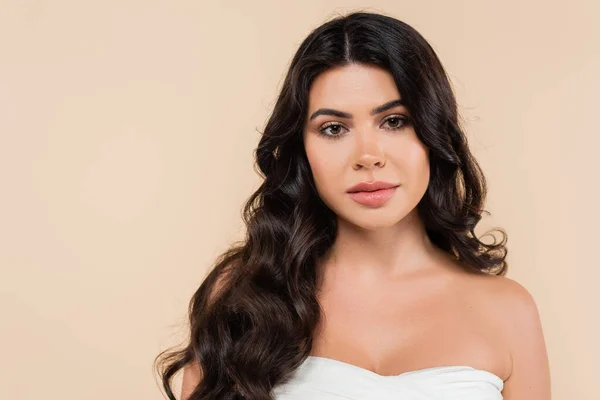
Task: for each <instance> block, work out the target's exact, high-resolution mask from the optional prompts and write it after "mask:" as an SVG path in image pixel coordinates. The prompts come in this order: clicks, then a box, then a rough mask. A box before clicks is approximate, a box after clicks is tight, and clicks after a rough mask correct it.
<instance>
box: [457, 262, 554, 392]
mask: <svg viewBox="0 0 600 400" xmlns="http://www.w3.org/2000/svg"><path fill="white" fill-rule="evenodd" d="M467 280H469V281H470V284H469V285H468V286H469V287H470V288H471V290H472V291H473V293H475V295H476V297H477V300H478V303H479V304H480V305H481V306H482V307H485V309H486V314H487V315H490V316H492V318H494V320H495V325H496V326H497V327H498V328H497V330H498V332H499V333H500V335H501V337H502V338H503V341H504V342H505V344H506V347H507V349H508V350H509V352H510V357H511V364H512V365H511V373H510V375H509V377H508V378H507V379H506V381H505V386H504V391H503V392H502V394H503V396H504V399H505V400H509V399H521V398H527V399H531V400H542V399H543V400H549V399H550V371H549V363H548V355H547V352H546V345H545V340H544V333H543V329H542V323H541V319H540V314H539V311H538V306H537V304H536V301H535V299H534V297H533V296H532V294H531V293H530V292H529V290H527V289H526V288H525V287H524V286H523V285H522V284H521V283H519V282H517V281H516V280H514V279H511V278H508V277H506V276H496V275H486V274H482V275H479V274H476V275H469V278H467Z"/></svg>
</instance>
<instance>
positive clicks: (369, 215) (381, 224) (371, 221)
mask: <svg viewBox="0 0 600 400" xmlns="http://www.w3.org/2000/svg"><path fill="white" fill-rule="evenodd" d="M344 214H346V215H344ZM338 215H339V217H340V218H341V219H344V220H345V221H346V222H347V223H349V224H351V225H355V226H357V227H359V228H362V229H365V230H368V231H375V230H377V229H386V228H391V227H393V226H395V225H396V224H398V222H400V221H401V220H402V218H404V216H405V215H406V213H404V212H402V210H394V211H392V210H390V209H387V210H386V209H385V207H380V208H372V209H365V210H362V211H358V212H357V211H352V212H351V213H341V214H338Z"/></svg>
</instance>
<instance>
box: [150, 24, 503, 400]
mask: <svg viewBox="0 0 600 400" xmlns="http://www.w3.org/2000/svg"><path fill="white" fill-rule="evenodd" d="M349 63H360V64H369V65H375V66H379V67H381V68H384V69H385V70H387V71H389V72H390V73H391V74H392V76H393V78H394V81H395V83H396V85H397V88H398V91H399V92H400V93H402V97H403V99H404V100H405V103H406V107H407V109H408V110H409V112H410V114H411V115H412V118H413V124H414V127H415V131H416V134H417V136H418V137H419V139H420V140H421V141H422V142H423V143H424V144H425V145H426V146H427V147H428V148H429V150H430V153H429V154H430V155H429V158H430V168H431V174H430V182H429V187H428V188H427V191H426V193H425V195H424V196H423V198H422V200H421V201H420V202H419V204H418V205H417V208H418V212H419V215H420V217H421V218H422V220H423V222H424V224H425V227H426V231H427V234H428V236H429V238H430V240H431V242H432V243H433V244H435V245H436V246H437V247H439V248H440V249H442V250H444V251H446V252H447V253H448V254H449V255H451V256H452V257H453V258H454V259H456V260H458V261H460V262H461V264H462V265H464V267H465V268H466V269H472V270H477V271H483V272H485V273H489V274H496V275H503V274H504V273H505V272H506V268H507V264H506V261H505V258H506V253H507V251H506V233H505V232H504V231H503V230H502V229H495V230H494V231H495V232H500V233H501V239H500V240H499V241H496V237H495V236H494V235H491V236H492V237H493V238H494V240H493V243H487V244H486V243H484V242H483V241H482V240H481V239H480V238H478V237H477V236H476V235H475V232H474V230H475V226H476V225H477V223H478V222H479V221H480V219H481V218H482V214H483V213H484V212H486V211H484V208H483V207H484V201H485V196H486V181H485V178H484V175H483V173H482V171H481V169H480V167H479V165H478V163H477V161H476V160H475V158H474V157H473V155H472V154H471V152H470V150H469V148H468V145H467V139H466V136H465V134H464V132H463V129H462V128H461V126H460V123H459V119H458V116H459V115H458V110H457V104H456V100H455V96H454V94H453V90H452V88H451V85H450V82H449V79H448V76H447V74H446V72H445V70H444V68H443V66H442V64H441V62H440V60H439V59H438V57H437V55H436V53H435V52H434V50H433V49H432V47H431V46H430V45H429V44H428V43H427V41H426V40H425V39H424V38H423V36H421V35H420V34H419V33H418V32H417V31H416V30H415V29H414V28H412V27H411V26H409V25H408V24H406V23H404V22H402V21H399V20H398V19H395V18H393V17H390V16H386V15H382V14H377V13H368V12H353V13H350V14H347V15H345V16H337V17H335V18H333V19H331V20H329V21H328V22H326V23H324V24H323V25H321V26H319V27H318V28H316V29H315V30H314V31H312V32H311V33H310V34H309V35H308V37H306V39H305V40H304V41H303V42H302V43H301V45H300V47H299V48H298V50H297V52H296V54H295V55H294V57H293V59H292V61H291V63H290V66H289V70H288V71H287V74H286V77H285V81H284V83H283V86H282V89H281V92H280V94H279V96H278V98H277V102H276V104H275V106H274V109H273V112H272V114H271V116H270V118H269V120H268V122H267V124H266V126H265V128H264V130H263V132H262V136H261V138H260V141H259V143H258V147H257V148H256V149H255V152H254V156H255V161H256V164H257V166H258V169H259V171H258V172H259V173H260V175H261V178H263V179H264V180H263V182H262V183H261V185H260V187H259V188H258V189H257V190H256V191H255V192H254V193H253V194H252V195H251V196H250V198H249V199H248V200H247V202H246V203H245V206H244V209H243V219H244V222H245V225H246V228H247V229H246V236H245V238H244V240H242V241H239V242H236V243H234V244H233V245H232V246H231V247H230V248H229V249H228V250H227V251H225V252H224V253H222V254H221V255H220V256H219V257H218V259H217V260H216V263H215V265H214V266H213V268H211V269H210V270H209V273H208V274H207V275H206V278H205V279H204V280H203V282H202V284H201V285H200V287H199V288H198V290H197V291H196V292H195V293H194V295H193V297H192V299H191V301H190V304H189V310H188V312H189V324H190V330H189V334H190V335H189V341H188V342H187V343H185V345H184V347H183V348H180V349H178V350H175V349H169V350H166V351H163V352H162V353H160V354H159V355H158V356H157V358H156V360H155V366H156V368H157V371H158V374H159V375H160V377H161V379H162V386H163V388H164V390H165V391H166V394H167V396H168V398H169V399H171V400H175V399H176V397H175V395H174V394H173V391H172V387H171V385H172V378H173V377H174V375H175V374H176V373H177V372H178V371H180V370H181V369H182V368H183V367H184V366H185V365H186V364H189V363H195V364H196V365H197V366H198V367H199V368H200V370H201V371H202V379H201V381H200V383H199V384H198V385H197V387H196V388H195V390H194V391H193V393H192V394H191V397H190V398H189V399H190V400H209V399H210V400H212V399H215V400H216V399H219V400H233V399H241V398H245V399H246V400H267V399H273V394H272V389H273V388H274V387H275V386H276V385H278V384H281V383H284V382H286V381H287V380H288V379H289V377H290V374H291V373H292V372H293V371H294V370H295V369H296V368H297V367H298V366H299V365H300V364H301V363H302V362H303V361H304V360H305V359H306V358H307V357H308V356H309V355H310V351H311V346H312V341H313V331H314V329H315V327H316V326H317V323H318V322H319V320H320V318H321V314H322V309H321V307H320V305H319V302H318V300H317V297H316V289H317V285H318V282H319V279H320V276H321V271H319V269H318V265H317V261H318V260H319V258H320V257H321V256H323V255H324V254H325V252H326V251H327V250H328V249H329V248H330V247H331V246H332V244H333V242H334V238H335V234H336V229H337V221H336V215H335V214H334V212H333V211H332V210H331V209H329V208H328V207H327V206H326V205H325V204H324V203H323V201H322V200H321V199H320V197H319V195H318V193H317V191H316V189H315V185H314V181H313V177H312V174H311V169H310V165H309V163H308V160H307V157H306V153H305V149H304V145H303V135H302V132H303V129H304V121H305V118H306V113H307V111H308V94H309V89H310V87H311V82H313V80H314V79H315V77H317V76H318V75H319V74H320V73H322V72H323V71H325V70H327V69H329V68H333V67H339V66H344V65H347V64H349ZM489 233H490V232H488V233H486V235H488V234H489ZM484 236H485V235H484ZM216 285H217V286H216ZM217 287H218V290H216V288H217ZM209 296H210V299H209Z"/></svg>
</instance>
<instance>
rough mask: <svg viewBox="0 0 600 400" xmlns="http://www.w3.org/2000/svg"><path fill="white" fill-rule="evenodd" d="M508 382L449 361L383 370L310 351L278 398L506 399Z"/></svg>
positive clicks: (278, 389)
mask: <svg viewBox="0 0 600 400" xmlns="http://www.w3.org/2000/svg"><path fill="white" fill-rule="evenodd" d="M503 388H504V382H503V381H502V379H501V378H500V377H498V376H497V375H495V374H493V373H492V372H489V371H484V370H480V369H475V368H473V367H467V366H444V367H432V368H425V369H420V370H416V371H410V372H405V373H402V374H400V375H390V376H386V375H379V374H377V373H376V372H373V371H370V370H368V369H365V368H362V367H359V366H356V365H353V364H348V363H346V362H343V361H339V360H334V359H332V358H325V357H317V356H308V358H307V359H305V360H304V362H303V363H302V364H301V365H300V367H298V369H296V370H295V371H294V372H293V373H292V377H291V378H290V380H289V381H288V382H286V383H283V384H279V385H277V386H275V388H274V389H273V394H274V397H275V399H276V400H343V399H346V400H396V399H397V400H459V399H460V400H502V394H501V392H502V389H503Z"/></svg>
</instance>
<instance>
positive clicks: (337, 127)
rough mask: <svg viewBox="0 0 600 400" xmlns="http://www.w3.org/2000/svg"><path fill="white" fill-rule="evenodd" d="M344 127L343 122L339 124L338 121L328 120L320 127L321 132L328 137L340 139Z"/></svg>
mask: <svg viewBox="0 0 600 400" xmlns="http://www.w3.org/2000/svg"><path fill="white" fill-rule="evenodd" d="M342 129H344V127H343V126H342V125H341V124H338V123H337V122H328V123H326V124H325V125H323V126H322V127H321V128H319V133H320V134H321V135H323V136H325V137H326V138H328V139H339V138H340V137H341V135H340V133H341V131H342ZM328 130H329V131H328Z"/></svg>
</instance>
